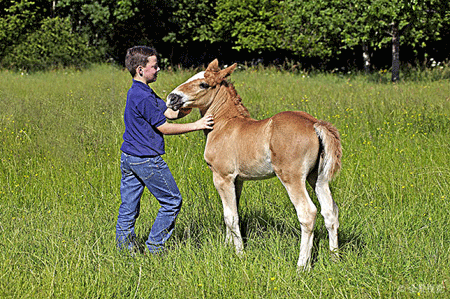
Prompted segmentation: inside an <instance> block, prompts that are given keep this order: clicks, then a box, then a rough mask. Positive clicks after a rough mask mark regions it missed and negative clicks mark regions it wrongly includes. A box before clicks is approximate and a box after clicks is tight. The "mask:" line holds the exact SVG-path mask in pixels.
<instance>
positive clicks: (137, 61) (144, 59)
mask: <svg viewBox="0 0 450 299" xmlns="http://www.w3.org/2000/svg"><path fill="white" fill-rule="evenodd" d="M157 54H158V53H157V52H156V50H155V49H154V48H151V47H147V46H135V47H132V48H129V49H128V50H127V55H126V56H125V67H126V68H127V69H128V71H129V72H130V74H131V77H133V78H134V77H135V76H136V69H137V68H138V67H139V66H142V67H145V66H146V65H147V63H148V61H149V60H148V58H149V57H150V56H156V55H157Z"/></svg>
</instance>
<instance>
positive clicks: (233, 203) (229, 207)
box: [213, 172, 244, 255]
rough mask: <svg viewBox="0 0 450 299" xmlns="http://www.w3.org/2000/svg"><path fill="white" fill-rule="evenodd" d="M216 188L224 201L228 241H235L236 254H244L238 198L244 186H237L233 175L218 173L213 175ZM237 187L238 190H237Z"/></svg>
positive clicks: (239, 184)
mask: <svg viewBox="0 0 450 299" xmlns="http://www.w3.org/2000/svg"><path fill="white" fill-rule="evenodd" d="M213 181H214V186H215V187H216V189H217V192H219V196H220V198H221V199H222V205H223V215H224V220H225V225H226V230H227V235H226V241H230V239H231V238H232V239H233V242H234V246H235V248H236V254H238V255H242V254H243V253H244V248H243V243H242V236H241V232H240V230H239V215H238V207H237V196H236V195H238V196H239V195H240V192H241V189H242V184H241V183H238V185H237V186H235V177H234V176H232V175H226V176H222V175H220V174H218V173H216V172H214V173H213ZM236 187H237V188H238V189H236Z"/></svg>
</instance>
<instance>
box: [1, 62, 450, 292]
mask: <svg viewBox="0 0 450 299" xmlns="http://www.w3.org/2000/svg"><path fill="white" fill-rule="evenodd" d="M193 74H194V71H187V70H185V71H172V72H170V71H162V72H161V73H160V74H159V78H158V81H157V82H155V83H154V84H153V85H152V87H153V88H154V90H155V91H156V92H157V93H158V94H159V95H160V96H161V97H162V98H165V97H166V95H167V94H168V93H169V92H170V91H171V90H172V89H173V88H175V87H176V86H177V85H179V84H180V83H181V82H183V81H184V80H185V79H187V78H189V77H190V76H191V75H193ZM387 75H388V74H387ZM232 80H233V82H234V85H235V87H236V89H237V91H238V93H239V94H240V95H241V97H242V100H243V104H244V105H245V106H246V107H247V108H248V110H249V111H250V114H251V115H252V117H254V118H256V119H263V118H266V117H268V116H271V115H273V114H275V113H277V112H280V111H284V110H302V111H306V112H308V113H310V114H312V115H313V116H315V117H316V118H320V119H324V120H327V121H330V122H332V123H333V124H334V125H335V126H336V127H337V128H338V129H339V131H340V134H341V138H342V144H343V168H342V171H341V172H340V174H339V176H338V177H337V178H336V179H335V180H334V181H333V182H332V184H331V187H332V192H333V196H334V199H335V200H336V202H337V204H338V206H339V209H340V217H339V218H340V230H339V239H340V240H339V241H340V260H339V261H338V262H333V261H332V260H331V259H330V254H329V252H328V236H327V231H326V229H325V227H324V224H323V218H322V216H321V215H320V214H318V217H317V222H316V228H315V242H314V247H313V268H312V270H311V271H310V272H303V273H302V272H300V273H299V272H297V268H296V263H297V259H298V254H299V245H300V224H299V223H298V220H297V217H296V214H295V212H294V208H293V205H292V204H291V202H290V201H289V199H288V196H287V194H286V192H285V190H284V188H283V186H282V185H281V184H280V182H279V181H278V180H277V179H271V180H266V181H257V182H246V183H245V184H244V190H243V194H242V198H241V206H240V217H241V230H242V232H243V235H244V237H245V251H246V254H245V256H244V257H242V258H239V257H238V256H236V255H235V254H234V248H233V247H232V246H225V245H224V240H225V236H224V231H225V227H224V223H223V215H222V204H221V202H220V199H219V197H218V195H217V193H216V191H215V189H214V186H213V184H212V178H211V173H210V171H209V169H208V168H207V166H206V164H205V162H204V161H203V146H204V142H205V137H204V134H203V133H202V132H194V133H189V134H186V135H178V136H167V137H166V150H167V154H166V155H165V156H164V158H165V160H166V161H167V163H168V164H169V167H170V168H171V170H172V173H173V175H174V177H175V180H176V181H177V183H178V186H179V188H180V191H181V193H182V195H183V199H184V203H183V208H182V210H181V213H180V215H179V218H178V220H177V226H176V229H175V233H174V235H173V237H172V238H171V239H170V240H169V242H168V244H167V246H168V251H167V253H166V254H165V255H163V256H149V255H142V254H137V255H136V256H129V255H125V254H122V253H120V252H118V251H117V250H116V247H115V224H116V219H117V212H118V207H119V204H120V194H119V185H120V170H119V160H120V145H121V142H122V134H123V130H124V126H123V117H122V114H123V109H124V105H125V99H126V92H127V90H128V88H129V86H130V82H131V77H130V76H129V74H128V73H127V72H126V71H124V70H122V69H119V68H116V67H112V66H109V65H100V66H95V67H93V68H91V69H88V70H83V71H79V70H71V69H68V70H59V71H54V72H46V73H36V74H30V75H27V74H22V73H16V72H7V71H1V72H0V82H1V86H0V153H1V155H0V165H1V166H0V269H1V271H0V297H2V298H48V297H52V298H160V297H164V298H437V297H439V298H445V297H450V290H449V288H450V246H449V245H450V232H449V227H450V223H449V219H450V217H449V212H448V211H449V209H450V194H449V191H450V163H449V161H450V148H449V143H450V82H449V80H434V81H432V80H419V81H405V82H400V83H398V84H391V83H380V82H374V80H370V78H368V77H366V76H363V75H354V76H352V75H345V76H344V75H338V74H314V75H313V74H311V75H309V74H306V73H289V72H284V71H279V70H276V69H245V70H240V71H236V72H235V73H234V74H233V75H232ZM198 117H199V113H198V111H193V112H192V113H191V114H190V115H189V116H188V117H186V118H185V119H182V120H179V122H189V121H194V120H195V119H197V118H198ZM312 197H313V200H314V202H315V203H316V205H317V206H318V208H319V211H320V207H319V205H318V202H317V200H316V198H315V197H314V196H312ZM158 208H159V205H158V203H157V201H156V200H155V199H154V198H153V197H152V195H151V194H150V193H149V192H148V191H146V192H145V193H144V196H143V199H142V205H141V216H140V218H139V219H138V222H137V227H136V229H137V234H138V237H139V238H140V240H141V241H142V242H144V240H145V239H146V237H147V234H148V232H149V230H150V226H151V224H152V222H153V219H154V217H155V215H156V212H157V210H158Z"/></svg>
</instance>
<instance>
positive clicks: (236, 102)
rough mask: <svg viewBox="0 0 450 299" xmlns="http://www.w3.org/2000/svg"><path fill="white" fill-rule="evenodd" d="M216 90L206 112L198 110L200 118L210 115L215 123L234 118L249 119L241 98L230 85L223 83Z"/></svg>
mask: <svg viewBox="0 0 450 299" xmlns="http://www.w3.org/2000/svg"><path fill="white" fill-rule="evenodd" d="M218 88H219V90H218V91H217V93H216V94H215V95H214V99H213V100H212V103H211V105H210V106H209V107H208V108H207V110H206V111H202V110H200V113H201V114H202V116H203V115H205V114H212V115H213V116H214V120H215V121H216V122H217V121H220V120H227V119H231V118H235V117H243V118H248V117H250V113H249V112H248V110H247V108H245V106H244V105H243V104H242V102H241V97H240V96H239V95H238V93H237V92H236V89H235V88H234V86H233V85H232V84H231V83H227V82H224V83H222V84H221V85H220V86H219V87H218Z"/></svg>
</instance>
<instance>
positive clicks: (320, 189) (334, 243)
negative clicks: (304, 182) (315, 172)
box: [308, 176, 339, 257]
mask: <svg viewBox="0 0 450 299" xmlns="http://www.w3.org/2000/svg"><path fill="white" fill-rule="evenodd" d="M308 181H309V183H310V184H311V186H312V187H313V188H314V190H315V192H316V195H317V199H318V200H319V203H320V209H321V214H322V216H323V218H324V221H325V227H326V228H327V230H328V237H329V242H330V251H331V252H332V253H333V254H334V257H337V254H338V252H337V251H338V247H339V246H338V229H339V219H338V218H339V209H338V206H337V204H336V202H335V201H334V200H333V197H332V196H331V191H330V187H329V185H328V181H327V180H325V179H323V178H321V176H319V178H317V176H316V177H311V178H308Z"/></svg>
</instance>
